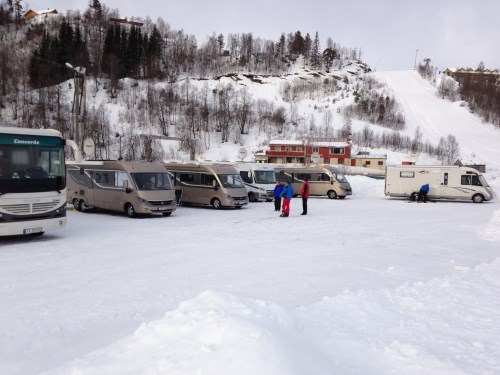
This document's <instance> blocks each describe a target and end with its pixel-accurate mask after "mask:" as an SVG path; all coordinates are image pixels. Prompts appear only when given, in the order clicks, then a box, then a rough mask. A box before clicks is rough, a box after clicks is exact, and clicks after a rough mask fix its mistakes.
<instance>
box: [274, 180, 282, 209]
mask: <svg viewBox="0 0 500 375" xmlns="http://www.w3.org/2000/svg"><path fill="white" fill-rule="evenodd" d="M282 192H283V185H281V182H279V181H276V186H275V187H274V211H281V193H282Z"/></svg>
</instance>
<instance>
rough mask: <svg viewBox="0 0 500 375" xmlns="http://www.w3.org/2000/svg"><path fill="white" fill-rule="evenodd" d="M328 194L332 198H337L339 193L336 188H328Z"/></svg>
mask: <svg viewBox="0 0 500 375" xmlns="http://www.w3.org/2000/svg"><path fill="white" fill-rule="evenodd" d="M326 195H327V196H328V198H330V199H335V198H337V193H336V192H335V190H328V193H326Z"/></svg>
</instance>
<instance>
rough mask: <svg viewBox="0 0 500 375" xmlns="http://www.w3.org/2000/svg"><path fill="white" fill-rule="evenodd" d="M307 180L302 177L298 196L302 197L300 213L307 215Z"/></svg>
mask: <svg viewBox="0 0 500 375" xmlns="http://www.w3.org/2000/svg"><path fill="white" fill-rule="evenodd" d="M309 193H310V192H309V181H308V179H307V178H305V179H304V183H303V184H302V190H301V191H300V196H301V197H302V213H301V215H307V198H309Z"/></svg>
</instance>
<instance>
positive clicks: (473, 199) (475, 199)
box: [472, 194, 484, 203]
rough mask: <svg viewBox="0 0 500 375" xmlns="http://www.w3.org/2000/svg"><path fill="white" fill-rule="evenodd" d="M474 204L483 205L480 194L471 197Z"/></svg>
mask: <svg viewBox="0 0 500 375" xmlns="http://www.w3.org/2000/svg"><path fill="white" fill-rule="evenodd" d="M472 201H473V202H474V203H483V201H484V197H483V196H482V195H481V194H476V195H474V196H473V197H472Z"/></svg>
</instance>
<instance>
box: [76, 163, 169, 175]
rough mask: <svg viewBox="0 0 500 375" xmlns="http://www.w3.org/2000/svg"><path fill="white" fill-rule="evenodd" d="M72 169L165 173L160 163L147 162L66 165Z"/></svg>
mask: <svg viewBox="0 0 500 375" xmlns="http://www.w3.org/2000/svg"><path fill="white" fill-rule="evenodd" d="M67 165H68V166H74V167H92V168H97V169H120V170H126V171H128V172H156V173H158V172H166V170H165V167H164V166H163V164H162V163H158V162H147V161H142V160H140V161H123V160H101V161H99V160H88V161H83V162H81V163H72V162H69V163H67Z"/></svg>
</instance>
